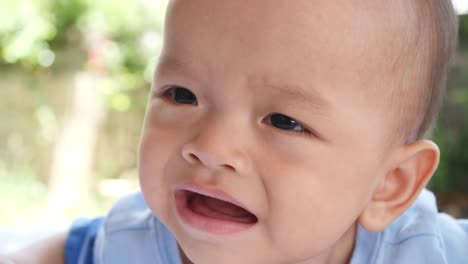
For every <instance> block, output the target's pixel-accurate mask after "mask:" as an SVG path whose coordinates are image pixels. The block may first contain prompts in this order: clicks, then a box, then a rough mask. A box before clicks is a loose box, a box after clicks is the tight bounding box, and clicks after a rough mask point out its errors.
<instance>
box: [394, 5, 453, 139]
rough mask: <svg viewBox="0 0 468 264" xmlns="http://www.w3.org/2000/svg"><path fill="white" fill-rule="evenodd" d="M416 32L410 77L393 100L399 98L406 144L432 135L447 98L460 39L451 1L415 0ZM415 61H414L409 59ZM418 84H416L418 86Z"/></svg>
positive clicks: (411, 56) (399, 113)
mask: <svg viewBox="0 0 468 264" xmlns="http://www.w3.org/2000/svg"><path fill="white" fill-rule="evenodd" d="M408 2H410V3H411V4H412V7H413V10H414V11H415V12H413V15H415V16H417V19H416V20H415V21H417V22H416V25H415V26H416V28H415V29H416V32H415V33H416V34H415V38H414V39H413V40H414V41H413V44H412V45H411V46H412V48H411V51H409V53H408V55H409V56H408V58H406V59H405V60H406V62H408V64H409V66H408V67H409V68H405V70H404V71H408V72H410V73H409V75H410V76H406V77H403V79H404V80H403V81H402V86H403V87H400V88H401V89H394V90H395V91H396V92H393V98H392V101H393V102H395V100H396V101H399V102H400V103H399V105H400V106H401V107H399V109H396V111H397V112H398V116H399V117H400V118H397V119H398V121H397V122H398V123H399V124H398V125H397V127H398V128H399V129H398V132H397V134H398V135H399V138H400V139H405V140H406V143H409V142H413V141H415V140H418V139H422V138H424V137H426V136H428V135H429V134H430V132H431V131H432V128H433V127H434V123H435V121H436V119H437V116H438V113H439V112H440V109H441V106H442V102H443V100H444V97H445V91H446V83H447V75H448V71H449V68H450V65H451V64H452V62H453V60H454V57H455V52H456V47H457V41H458V21H457V15H456V13H455V11H454V8H453V5H452V2H451V0H413V1H408ZM409 60H411V61H409ZM414 86H416V87H414Z"/></svg>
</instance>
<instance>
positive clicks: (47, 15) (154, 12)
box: [0, 0, 468, 241]
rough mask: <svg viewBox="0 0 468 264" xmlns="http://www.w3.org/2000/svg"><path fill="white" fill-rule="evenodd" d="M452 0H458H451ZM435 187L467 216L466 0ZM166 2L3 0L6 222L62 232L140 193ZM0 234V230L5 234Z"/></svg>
mask: <svg viewBox="0 0 468 264" xmlns="http://www.w3.org/2000/svg"><path fill="white" fill-rule="evenodd" d="M454 1H455V0H454ZM454 4H455V6H456V8H457V10H458V12H459V13H460V45H459V52H458V58H457V63H456V66H455V67H454V69H453V70H452V73H451V75H450V80H449V90H448V95H447V98H446V104H445V107H444V110H443V112H442V114H441V116H440V120H439V122H438V125H437V128H436V129H435V133H434V140H435V141H436V143H437V144H438V145H439V146H440V148H441V151H442V160H441V164H440V168H439V170H438V171H437V173H436V175H435V176H434V178H433V180H432V182H431V185H430V189H432V190H433V191H434V192H436V193H437V195H438V199H439V203H440V204H439V205H440V208H441V210H443V211H446V212H449V213H451V214H453V215H455V216H457V217H468V15H466V14H465V15H464V13H468V0H457V1H455V2H454ZM165 6H166V1H165V0H113V1H110V0H101V1H92V0H15V1H8V0H0V18H1V22H0V98H1V99H0V100H1V103H0V121H1V122H0V230H1V229H3V230H27V229H31V230H38V229H39V228H41V227H47V228H50V227H53V228H57V229H60V228H65V227H66V226H68V225H69V224H70V223H71V221H72V220H73V219H75V218H76V217H79V216H93V215H99V214H104V213H105V212H106V210H107V209H108V208H109V207H110V205H111V204H112V202H114V201H115V199H117V198H118V197H120V196H122V195H124V194H126V193H129V192H132V191H135V190H137V189H138V183H137V169H136V155H137V147H138V141H139V134H140V128H141V126H142V121H143V117H144V109H145V104H146V100H147V94H148V91H149V86H150V81H151V78H152V70H153V66H154V63H155V60H156V58H157V56H158V54H159V52H160V49H161V40H162V35H161V32H162V28H163V16H164V9H165ZM0 241H1V237H0Z"/></svg>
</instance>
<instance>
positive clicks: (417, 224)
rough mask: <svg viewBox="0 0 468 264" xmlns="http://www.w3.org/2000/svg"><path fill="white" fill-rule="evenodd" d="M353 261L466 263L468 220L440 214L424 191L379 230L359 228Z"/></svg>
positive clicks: (433, 199)
mask: <svg viewBox="0 0 468 264" xmlns="http://www.w3.org/2000/svg"><path fill="white" fill-rule="evenodd" d="M354 259H355V260H356V261H355V262H352V263H411V264H417V263H424V264H429V263H430V264H432V263H433V264H443V263H446V264H451V263H468V221H467V220H456V219H454V218H453V217H451V216H449V215H447V214H443V213H439V212H438V210H437V203H436V199H435V196H434V195H433V194H432V193H431V192H430V191H428V190H424V191H423V192H422V193H421V195H420V196H419V197H418V199H417V201H416V202H415V203H414V204H413V206H411V208H409V209H408V210H407V211H406V212H405V213H404V214H403V215H402V216H400V217H399V218H398V219H397V220H396V221H394V222H393V223H392V224H391V225H390V226H388V227H387V228H386V229H385V230H383V231H382V232H376V233H373V232H368V231H366V230H364V229H363V228H362V227H359V230H358V237H357V245H356V251H355V258H354Z"/></svg>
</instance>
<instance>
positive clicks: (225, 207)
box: [175, 189, 258, 234]
mask: <svg viewBox="0 0 468 264" xmlns="http://www.w3.org/2000/svg"><path fill="white" fill-rule="evenodd" d="M213 196H216V195H213ZM213 196H210V195H209V194H206V195H205V194H202V193H199V192H197V191H192V190H186V189H179V190H176V191H175V202H176V209H177V212H178V214H179V216H180V217H181V219H182V220H183V222H185V223H187V224H189V225H190V226H192V228H195V229H198V230H202V231H205V232H209V233H213V234H232V233H238V232H241V231H244V230H246V229H249V228H250V227H252V226H254V225H255V224H256V223H257V222H258V218H257V217H256V216H255V215H254V214H253V213H251V212H249V211H248V210H246V209H245V208H243V207H241V206H239V205H238V204H234V203H233V202H230V201H227V200H229V199H222V198H216V197H213ZM218 197H219V196H218Z"/></svg>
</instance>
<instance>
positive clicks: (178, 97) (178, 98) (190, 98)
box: [163, 85, 198, 105]
mask: <svg viewBox="0 0 468 264" xmlns="http://www.w3.org/2000/svg"><path fill="white" fill-rule="evenodd" d="M163 95H164V96H166V97H168V98H170V99H171V100H172V101H174V102H176V103H179V104H193V105H197V104H198V102H197V97H195V95H194V94H193V93H192V92H191V91H189V90H188V89H187V88H184V87H182V86H177V85H174V86H170V88H169V89H167V90H166V91H165V92H164V94H163Z"/></svg>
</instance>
